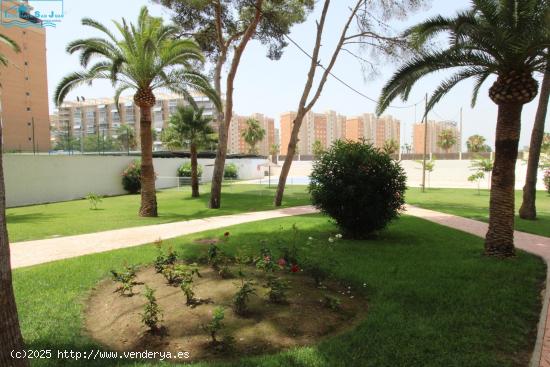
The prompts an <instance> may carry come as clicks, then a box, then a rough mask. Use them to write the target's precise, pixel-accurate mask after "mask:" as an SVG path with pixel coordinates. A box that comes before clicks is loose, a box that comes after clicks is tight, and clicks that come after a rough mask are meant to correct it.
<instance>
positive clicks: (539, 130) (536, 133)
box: [519, 61, 550, 220]
mask: <svg viewBox="0 0 550 367" xmlns="http://www.w3.org/2000/svg"><path fill="white" fill-rule="evenodd" d="M549 98H550V61H549V62H548V64H547V65H546V72H545V73H544V78H543V79H542V85H541V87H540V97H539V105H538V107H537V113H536V115H535V123H534V124H533V131H532V132H531V144H530V145H529V148H530V149H529V158H528V160H527V174H526V176H525V185H524V186H523V202H522V203H521V207H520V208H519V217H520V218H522V219H529V220H535V219H537V207H536V205H535V202H536V200H537V174H538V171H539V162H540V153H541V151H542V143H543V139H544V124H545V122H546V112H547V111H548V100H549Z"/></svg>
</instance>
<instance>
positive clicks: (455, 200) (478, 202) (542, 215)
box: [406, 188, 550, 237]
mask: <svg viewBox="0 0 550 367" xmlns="http://www.w3.org/2000/svg"><path fill="white" fill-rule="evenodd" d="M406 201H407V203H408V204H412V205H416V206H419V207H422V208H426V209H433V210H437V211H441V212H444V213H449V214H455V215H459V216H461V217H466V218H471V219H476V220H480V221H483V222H487V221H488V220H489V190H481V194H480V195H478V192H477V190H471V189H429V190H427V192H425V193H422V192H421V190H420V189H419V188H410V189H409V190H407V194H406ZM521 201H522V191H516V213H517V211H518V209H519V207H520V206H521ZM537 216H538V219H537V220H535V221H532V220H523V219H521V218H519V217H518V216H517V215H516V229H517V230H519V231H523V232H527V233H533V234H538V235H541V236H546V237H550V195H549V194H548V193H546V192H544V191H538V192H537Z"/></svg>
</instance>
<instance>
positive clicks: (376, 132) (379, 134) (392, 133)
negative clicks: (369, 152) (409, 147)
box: [345, 113, 401, 148]
mask: <svg viewBox="0 0 550 367" xmlns="http://www.w3.org/2000/svg"><path fill="white" fill-rule="evenodd" d="M345 136H346V139H348V140H352V141H359V140H362V139H364V140H365V141H366V142H368V143H370V144H372V145H374V146H375V147H377V148H382V147H383V146H384V143H385V142H386V141H389V140H394V141H396V142H397V143H398V144H399V143H400V141H401V123H400V121H399V120H397V119H396V118H394V117H393V116H389V115H386V116H381V117H376V115H375V114H373V113H364V114H363V115H361V116H355V117H350V118H348V119H347V121H346V134H345Z"/></svg>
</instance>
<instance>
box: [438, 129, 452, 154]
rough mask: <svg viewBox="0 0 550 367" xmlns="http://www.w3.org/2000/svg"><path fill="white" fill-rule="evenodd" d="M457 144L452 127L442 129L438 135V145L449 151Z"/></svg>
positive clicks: (446, 151)
mask: <svg viewBox="0 0 550 367" xmlns="http://www.w3.org/2000/svg"><path fill="white" fill-rule="evenodd" d="M455 144H456V135H455V133H454V132H453V130H451V129H445V130H442V131H441V132H440V133H439V135H438V136H437V146H438V147H440V148H441V149H443V150H444V151H445V153H449V150H451V148H452V147H453V146H454V145H455Z"/></svg>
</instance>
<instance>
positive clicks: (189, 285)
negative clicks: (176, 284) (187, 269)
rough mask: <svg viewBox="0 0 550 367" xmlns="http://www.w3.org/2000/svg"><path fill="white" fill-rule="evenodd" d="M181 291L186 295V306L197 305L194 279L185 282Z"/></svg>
mask: <svg viewBox="0 0 550 367" xmlns="http://www.w3.org/2000/svg"><path fill="white" fill-rule="evenodd" d="M180 287H181V290H182V291H183V293H184V294H185V304H186V305H187V306H191V305H194V304H195V303H196V300H195V292H194V291H193V279H190V280H185V281H183V282H181V286H180Z"/></svg>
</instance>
